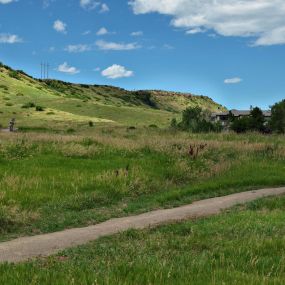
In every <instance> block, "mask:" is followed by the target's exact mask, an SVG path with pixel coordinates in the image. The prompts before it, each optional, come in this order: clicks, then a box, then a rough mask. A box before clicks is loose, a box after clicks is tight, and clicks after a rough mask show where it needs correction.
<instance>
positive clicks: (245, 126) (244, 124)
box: [231, 117, 250, 133]
mask: <svg viewBox="0 0 285 285" xmlns="http://www.w3.org/2000/svg"><path fill="white" fill-rule="evenodd" d="M249 125H250V118H249V117H243V118H235V119H234V120H233V122H232V124H231V129H232V130H233V131H235V132H236V133H245V132H247V131H248V130H249Z"/></svg>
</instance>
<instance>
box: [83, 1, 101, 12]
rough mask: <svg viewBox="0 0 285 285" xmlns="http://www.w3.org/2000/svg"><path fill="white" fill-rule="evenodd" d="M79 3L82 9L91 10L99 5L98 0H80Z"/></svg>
mask: <svg viewBox="0 0 285 285" xmlns="http://www.w3.org/2000/svg"><path fill="white" fill-rule="evenodd" d="M79 4H80V6H81V7H82V8H84V9H87V10H93V9H96V8H97V7H98V6H99V5H100V2H97V1H95V0H80V2H79Z"/></svg>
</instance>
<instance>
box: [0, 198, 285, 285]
mask: <svg viewBox="0 0 285 285" xmlns="http://www.w3.org/2000/svg"><path fill="white" fill-rule="evenodd" d="M284 205H285V199H284V197H282V198H269V199H263V200H259V201H256V202H253V203H250V204H248V205H246V206H243V207H237V208H235V209H233V210H230V211H227V212H224V213H223V214H221V215H219V216H216V217H210V218H204V219H200V220H194V221H187V222H181V223H177V224H172V225H167V226H162V227H159V228H156V229H151V230H144V231H137V230H131V231H128V232H125V233H122V234H119V235H115V236H112V237H108V238H102V239H100V240H98V241H96V242H92V243H89V244H87V245H85V246H81V247H78V248H75V249H70V250H67V251H64V252H61V253H60V254H58V255H56V256H53V257H49V258H41V259H38V260H35V261H31V262H26V263H22V264H19V265H7V264H4V265H0V282H1V283H2V284H11V285H12V284H13V285H14V284H56V285H63V284H80V285H87V284H88V285H89V284H161V285H162V284H169V285H170V284H187V285H188V284H195V285H196V284H201V285H204V284H217V285H220V284H242V285H243V284H252V285H253V284H254V285H260V284H266V285H267V284H272V285H279V284H280V285H282V284H284V279H285V255H284V252H285V239H284V218H285V215H284V210H285V209H284Z"/></svg>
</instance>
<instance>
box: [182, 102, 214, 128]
mask: <svg viewBox="0 0 285 285" xmlns="http://www.w3.org/2000/svg"><path fill="white" fill-rule="evenodd" d="M178 127H179V128H180V129H182V130H184V131H191V132H193V133H202V132H213V131H219V128H217V127H216V125H215V124H213V123H211V121H210V113H209V112H208V111H205V110H202V109H201V108H200V107H189V108H187V109H186V110H185V111H183V113H182V121H181V122H180V123H179V124H178Z"/></svg>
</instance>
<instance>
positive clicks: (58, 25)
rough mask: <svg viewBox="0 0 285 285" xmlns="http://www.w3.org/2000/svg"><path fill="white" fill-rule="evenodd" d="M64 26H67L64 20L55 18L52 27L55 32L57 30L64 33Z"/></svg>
mask: <svg viewBox="0 0 285 285" xmlns="http://www.w3.org/2000/svg"><path fill="white" fill-rule="evenodd" d="M66 27H67V25H66V24H65V23H64V22H62V21H60V20H56V21H55V22H54V23H53V28H54V29H55V30H56V31H57V32H59V33H64V34H65V33H66Z"/></svg>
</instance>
